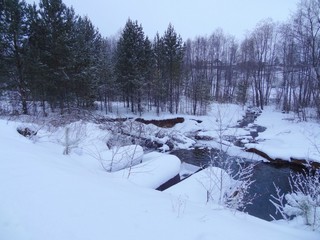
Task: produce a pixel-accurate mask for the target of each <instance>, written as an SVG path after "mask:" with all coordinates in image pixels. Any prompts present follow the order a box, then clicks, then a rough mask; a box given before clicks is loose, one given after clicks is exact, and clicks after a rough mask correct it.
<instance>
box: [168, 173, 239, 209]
mask: <svg viewBox="0 0 320 240" xmlns="http://www.w3.org/2000/svg"><path fill="white" fill-rule="evenodd" d="M234 181H235V180H233V179H232V178H231V177H230V176H229V175H228V174H227V173H226V172H225V171H224V170H223V169H221V168H216V167H208V168H206V169H204V170H201V171H199V172H197V173H195V174H193V175H191V176H190V177H188V178H186V179H185V180H183V181H181V182H180V183H178V184H176V185H174V186H172V187H170V188H168V189H167V190H165V192H167V193H170V194H172V195H174V196H183V197H185V198H186V199H188V200H190V201H193V202H198V203H207V202H208V201H210V202H212V203H214V204H220V202H219V201H221V200H222V195H223V194H224V193H225V192H226V191H228V189H229V186H231V184H232V182H234ZM208 191H210V193H211V194H210V196H208Z"/></svg>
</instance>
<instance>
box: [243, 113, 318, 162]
mask: <svg viewBox="0 0 320 240" xmlns="http://www.w3.org/2000/svg"><path fill="white" fill-rule="evenodd" d="M255 123H256V124H258V125H260V126H264V127H266V128H267V129H266V131H264V132H262V133H259V137H258V138H257V139H256V140H258V141H259V143H258V144H246V147H247V148H253V147H254V148H256V149H258V150H260V151H262V152H264V153H266V154H268V155H269V156H270V157H271V158H273V159H275V158H280V159H283V160H287V161H290V158H294V159H301V160H303V159H305V160H311V161H315V162H320V124H319V123H316V122H313V121H312V120H309V121H308V122H301V121H298V119H297V118H296V117H295V116H294V115H293V114H284V113H281V112H279V111H275V110H274V109H273V108H272V107H267V108H266V109H265V110H263V112H262V114H261V116H259V117H258V118H257V120H256V121H255Z"/></svg>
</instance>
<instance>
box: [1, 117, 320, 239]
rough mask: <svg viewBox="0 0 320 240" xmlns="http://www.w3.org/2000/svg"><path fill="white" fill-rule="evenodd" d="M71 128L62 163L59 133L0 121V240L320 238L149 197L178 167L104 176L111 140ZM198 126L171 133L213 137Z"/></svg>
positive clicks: (148, 165) (164, 159) (140, 166)
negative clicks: (31, 131)
mask: <svg viewBox="0 0 320 240" xmlns="http://www.w3.org/2000/svg"><path fill="white" fill-rule="evenodd" d="M208 118H209V117H208ZM210 118H212V116H210ZM190 121H193V120H190ZM210 121H212V122H217V121H215V119H211V120H210ZM186 122H187V121H186ZM75 124H78V125H77V126H76V127H75V129H77V131H71V133H72V134H71V135H70V136H69V137H70V139H69V143H70V146H69V147H70V149H71V152H70V154H69V155H63V152H65V148H66V139H65V129H64V128H61V129H58V130H56V129H48V128H44V127H41V128H40V127H38V126H37V125H32V126H30V127H33V128H35V129H37V130H38V134H37V136H36V137H34V138H32V139H28V138H25V137H23V136H21V135H20V134H18V133H17V131H16V129H17V127H19V126H21V125H23V126H26V124H21V123H17V122H10V121H9V122H8V121H5V120H0V131H1V134H0V146H1V147H0V151H1V157H0V239H1V240H26V239H30V240H38V239H39V240H43V239H47V240H53V239H57V240H70V239H72V240H80V239H83V240H89V239H94V240H99V239H139V240H141V239H155V240H156V239H159V240H160V239H161V240H162V239H186V240H188V239H219V240H224V239H245V240H248V239H260V240H263V239H266V240H269V239H273V240H277V239H279V240H280V239H281V240H286V239H288V240H295V239H296V240H301V239H304V240H313V239H314V240H316V239H317V240H318V239H319V237H320V234H319V232H311V231H307V230H303V229H296V228H292V227H289V226H288V225H285V226H282V225H277V224H275V223H270V222H266V221H264V220H260V219H257V218H255V217H251V216H249V215H246V214H243V213H238V212H234V211H230V210H228V209H224V208H221V207H219V206H218V205H215V204H208V205H206V204H204V203H203V202H197V201H192V197H191V195H192V194H193V193H192V190H190V189H189V188H190V187H189V186H185V187H183V186H181V187H180V190H179V191H180V192H186V191H188V192H189V194H191V195H190V200H188V199H186V198H184V197H183V196H181V194H180V193H179V192H178V191H174V190H172V191H173V192H170V193H169V192H159V191H155V190H154V189H153V188H155V187H156V186H157V185H159V184H160V183H161V182H163V181H164V180H165V179H168V178H171V177H172V176H174V175H175V174H176V173H177V172H178V171H179V166H180V162H179V161H178V160H177V158H176V157H172V156H169V155H167V154H160V153H148V154H144V155H143V156H142V163H137V165H134V166H132V168H131V170H130V171H131V172H130V173H129V172H128V171H129V170H128V169H123V170H120V171H118V172H107V171H106V169H105V168H104V166H105V165H104V163H105V162H106V161H108V157H107V156H108V154H110V150H109V149H108V148H107V146H106V140H107V139H108V138H110V133H108V132H107V131H103V130H101V129H100V128H99V127H98V126H97V125H95V124H91V123H81V122H79V123H75ZM197 124H198V123H197V122H195V121H193V122H192V124H186V125H179V124H178V125H176V126H175V129H176V130H177V129H181V131H182V129H184V131H191V130H194V129H198V127H200V128H203V127H204V126H205V124H208V127H207V130H208V131H210V130H212V126H211V124H209V121H208V122H207V123H206V122H205V121H203V122H202V123H201V124H202V126H196V127H194V126H195V125H197ZM220 125H221V124H220ZM70 128H72V126H70ZM187 129H188V130H187ZM129 149H131V151H132V150H133V149H136V148H135V147H133V146H132V147H129ZM138 152H139V155H140V153H141V151H140V150H139V151H138ZM134 154H135V151H133V156H135V155H134ZM157 174H159V175H157ZM128 176H129V178H128ZM193 182H194V181H193ZM181 188H185V189H184V191H182V190H181ZM198 190H199V188H195V192H197V191H198ZM190 191H191V193H190Z"/></svg>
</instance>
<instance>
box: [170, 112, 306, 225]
mask: <svg viewBox="0 0 320 240" xmlns="http://www.w3.org/2000/svg"><path fill="white" fill-rule="evenodd" d="M260 114H261V110H260V109H258V108H248V109H247V111H246V114H245V116H244V117H243V119H242V120H240V121H238V124H237V126H235V127H237V128H245V129H247V130H248V132H249V133H250V135H249V136H248V137H247V138H246V140H247V141H249V142H255V143H256V142H257V140H256V138H257V137H258V135H259V133H260V132H263V131H265V130H266V128H265V127H262V126H259V125H257V124H254V121H255V119H256V118H257V117H258V116H259V115H260ZM242 140H243V139H236V140H235V141H234V142H233V144H234V145H235V146H238V147H244V144H243V141H242ZM212 152H216V153H217V150H214V149H213V150H211V154H212ZM216 153H214V154H216ZM171 154H173V155H176V156H177V157H179V158H180V160H181V161H182V162H185V163H188V164H192V165H195V166H198V167H203V166H207V165H208V164H209V162H210V153H209V150H208V149H201V148H195V149H193V150H176V151H173V152H171ZM220 158H222V159H223V160H224V161H226V160H227V159H228V160H231V161H232V158H233V159H234V160H235V159H236V157H230V156H228V155H227V153H224V154H223V155H222V156H220ZM211 159H212V157H211ZM243 160H244V161H243V163H241V164H249V163H250V162H251V161H250V160H246V159H243ZM214 164H215V163H214V162H213V165H214ZM254 164H255V166H254V170H253V176H252V180H254V183H253V184H252V185H251V186H250V189H249V195H250V196H249V199H251V198H252V196H254V197H253V200H252V204H250V205H247V207H246V209H245V212H247V213H248V214H250V215H253V216H256V217H258V218H261V219H264V220H267V221H271V220H273V218H275V219H281V218H282V217H281V215H280V214H276V213H275V212H276V209H275V207H274V206H273V205H272V203H271V202H270V198H271V196H272V195H274V196H276V190H275V187H274V184H275V185H276V186H278V187H279V188H280V189H281V190H282V192H283V193H288V192H289V191H290V184H289V177H290V174H291V173H297V172H301V171H302V169H301V167H297V166H292V165H286V164H283V165H276V164H274V163H267V162H263V161H261V162H254ZM218 167H220V166H218ZM234 167H237V165H236V164H233V165H232V168H234ZM270 215H272V217H273V218H272V217H271V216H270Z"/></svg>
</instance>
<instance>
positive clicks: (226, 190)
mask: <svg viewBox="0 0 320 240" xmlns="http://www.w3.org/2000/svg"><path fill="white" fill-rule="evenodd" d="M253 168H254V164H251V163H246V162H244V161H242V160H241V159H237V161H235V160H232V159H229V158H228V157H227V156H226V155H225V154H223V153H221V152H218V156H216V157H212V155H211V161H210V165H209V167H208V168H207V171H206V173H207V182H209V184H207V185H204V184H203V186H204V187H205V188H206V190H207V202H210V201H212V200H214V201H213V202H215V203H218V204H219V205H222V206H225V207H228V208H232V209H237V210H244V209H245V207H246V206H247V205H249V204H251V201H252V198H253V197H252V196H251V197H249V189H250V186H251V184H252V183H253V182H254V181H253V180H252V175H253Z"/></svg>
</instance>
